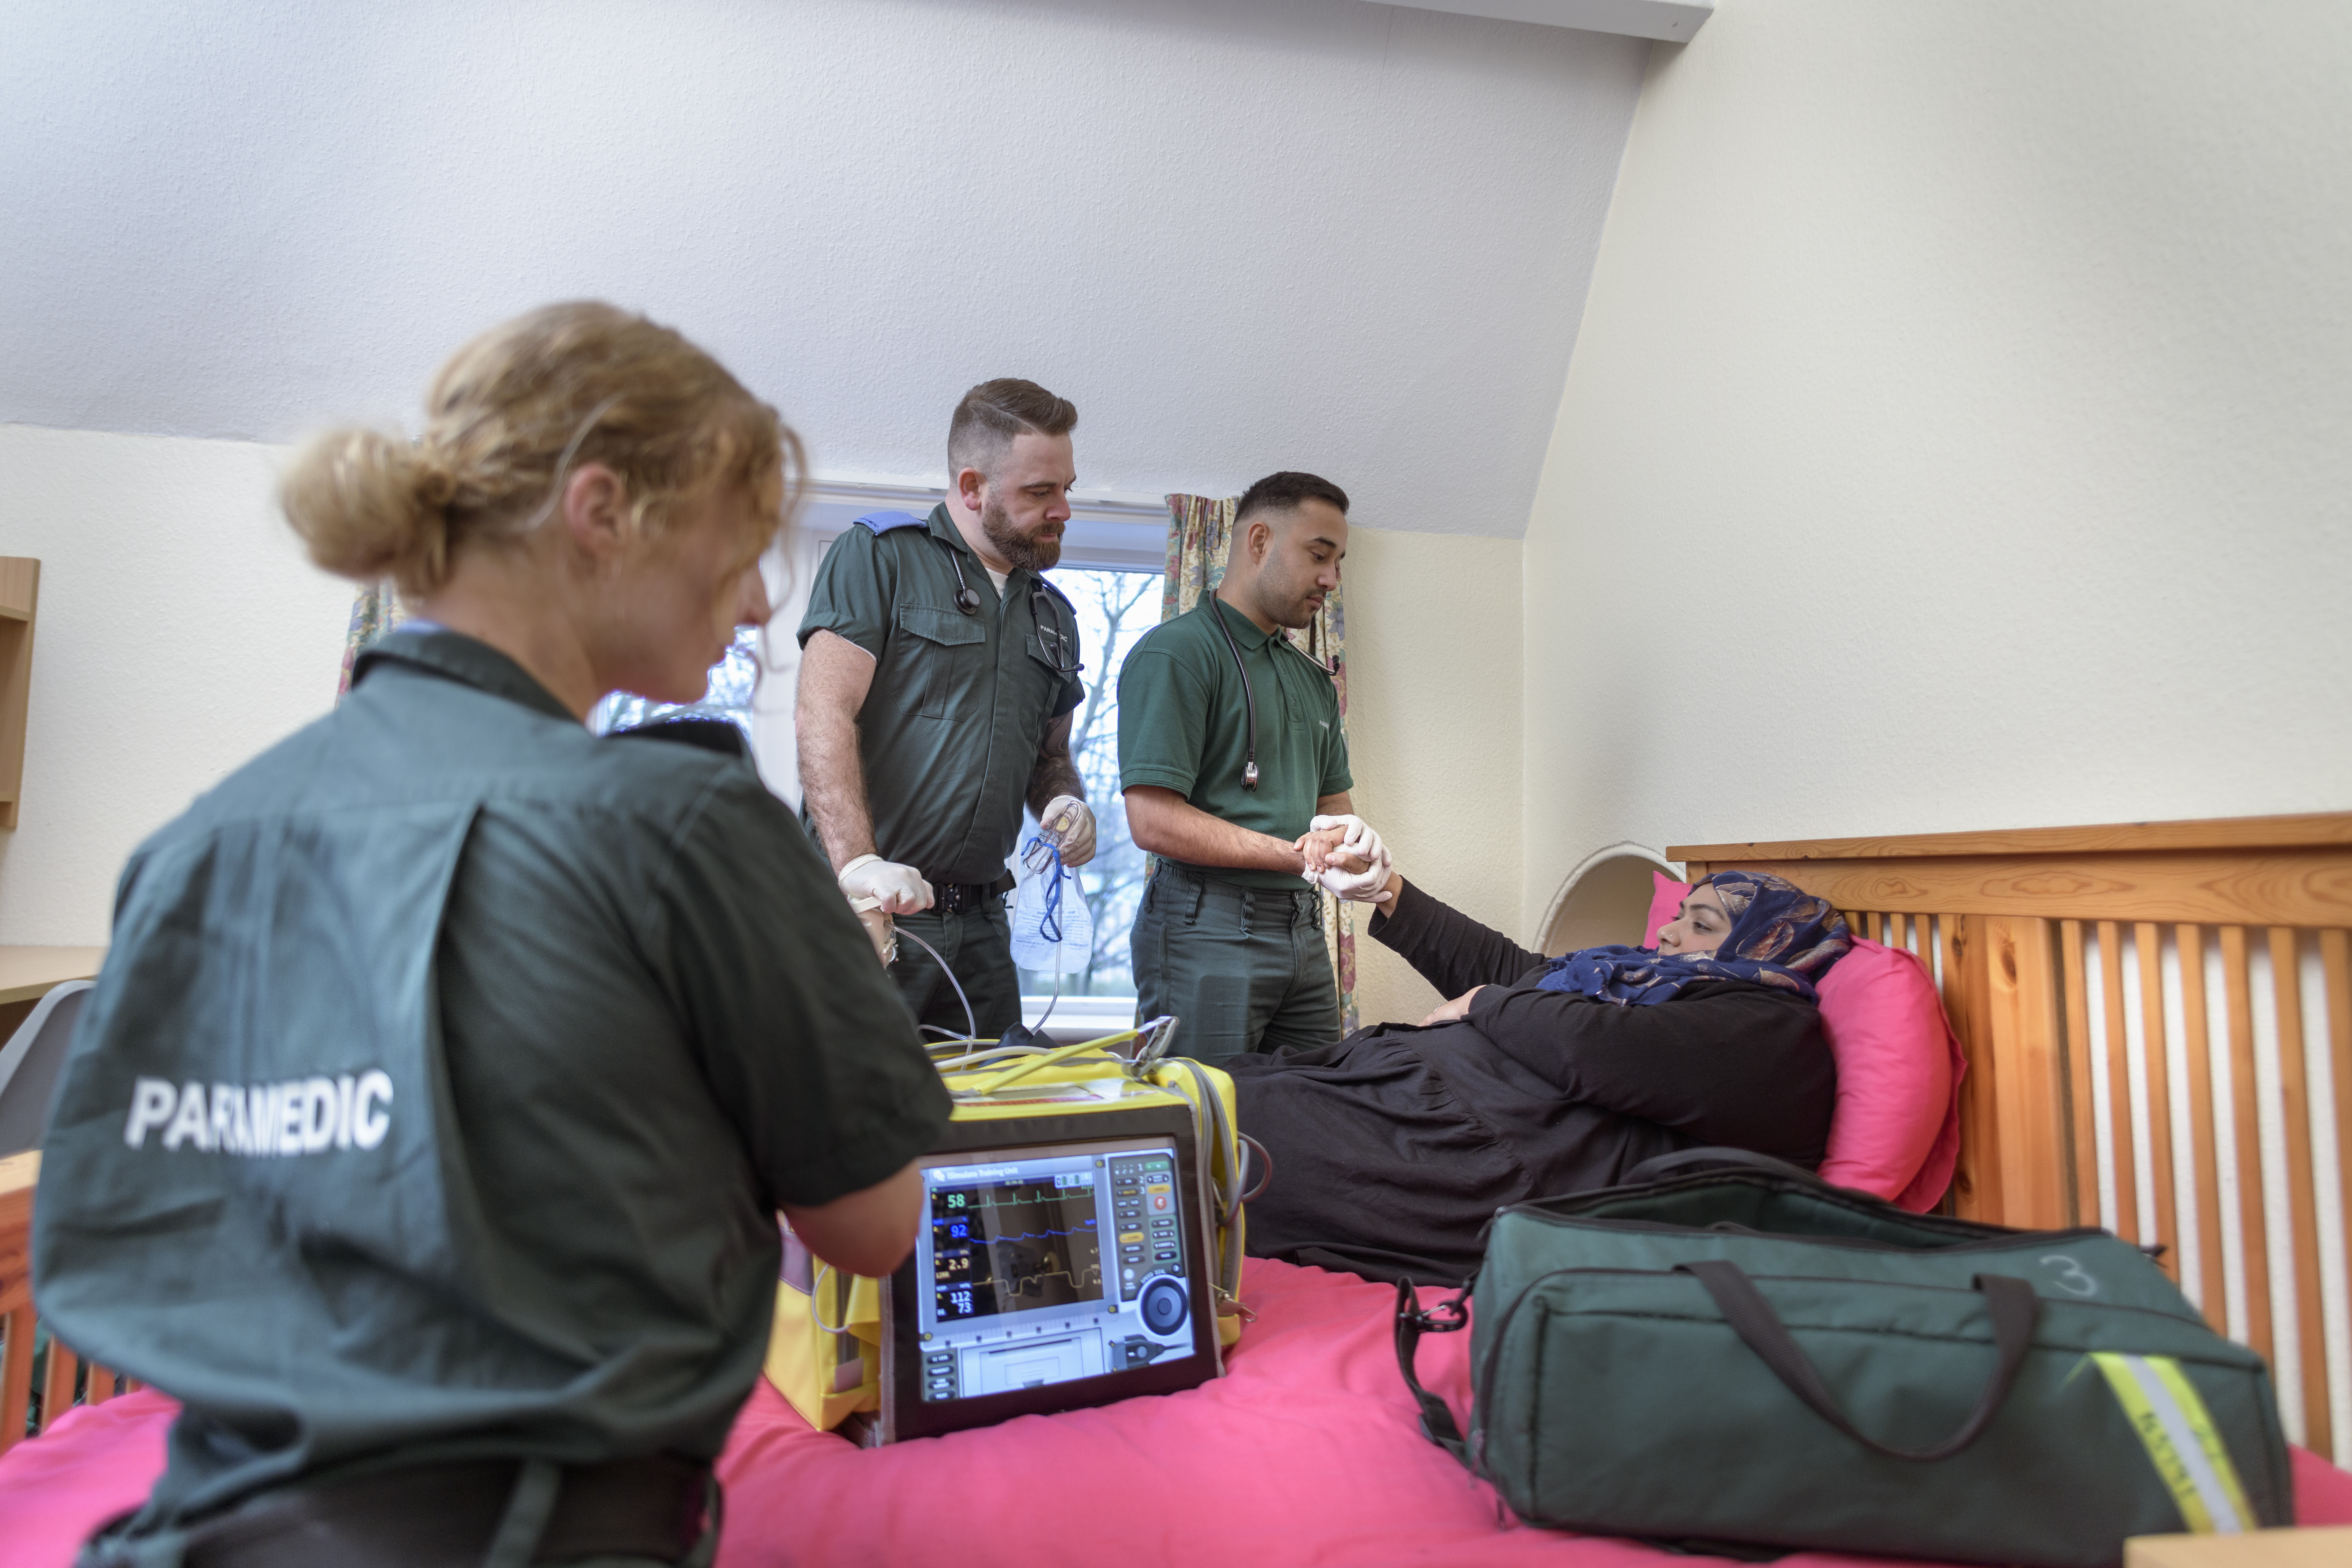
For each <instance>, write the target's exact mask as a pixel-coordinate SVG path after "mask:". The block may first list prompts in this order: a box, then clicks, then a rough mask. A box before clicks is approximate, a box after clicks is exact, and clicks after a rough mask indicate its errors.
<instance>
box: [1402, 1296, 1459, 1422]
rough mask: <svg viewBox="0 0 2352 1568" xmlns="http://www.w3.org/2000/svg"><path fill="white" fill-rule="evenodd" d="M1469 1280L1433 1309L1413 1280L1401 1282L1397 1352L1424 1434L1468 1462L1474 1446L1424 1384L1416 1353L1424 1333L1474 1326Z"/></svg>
mask: <svg viewBox="0 0 2352 1568" xmlns="http://www.w3.org/2000/svg"><path fill="white" fill-rule="evenodd" d="M1470 1285H1471V1282H1470V1281H1468V1280H1465V1281H1463V1285H1462V1289H1461V1290H1460V1291H1459V1292H1458V1293H1457V1294H1455V1296H1454V1299H1453V1300H1449V1301H1440V1302H1439V1303H1438V1304H1437V1305H1436V1306H1435V1307H1434V1308H1433V1309H1431V1310H1429V1311H1426V1312H1424V1311H1423V1310H1421V1298H1420V1297H1419V1296H1417V1295H1416V1294H1414V1292H1413V1288H1412V1280H1410V1279H1399V1280H1398V1281H1397V1310H1396V1352H1397V1370H1398V1371H1399V1372H1401V1373H1404V1385H1405V1387H1406V1388H1408V1389H1410V1390H1412V1397H1413V1403H1414V1404H1416V1405H1420V1406H1421V1435H1422V1436H1424V1437H1426V1438H1428V1439H1429V1440H1430V1441H1431V1442H1433V1443H1434V1444H1436V1445H1437V1446H1438V1447H1441V1448H1443V1449H1444V1450H1445V1451H1446V1452H1447V1453H1449V1454H1451V1455H1453V1456H1454V1458H1457V1459H1459V1460H1461V1461H1462V1462H1463V1463H1464V1464H1465V1465H1467V1464H1468V1463H1469V1462H1470V1445H1469V1444H1468V1443H1466V1442H1465V1441H1464V1440H1463V1437H1462V1428H1461V1426H1460V1425H1459V1424H1458V1423H1456V1422H1455V1421H1454V1412H1453V1411H1451V1410H1448V1409H1447V1408H1446V1407H1445V1401H1444V1400H1443V1399H1440V1398H1439V1397H1437V1395H1435V1394H1432V1393H1431V1392H1430V1391H1429V1390H1427V1389H1426V1388H1423V1386H1422V1385H1421V1374H1420V1373H1418V1372H1416V1371H1415V1370H1414V1368H1413V1364H1412V1356H1413V1352H1414V1351H1415V1350H1416V1349H1418V1348H1419V1347H1420V1345H1421V1336H1422V1335H1423V1334H1452V1333H1459V1332H1460V1331H1462V1330H1464V1329H1466V1328H1468V1327H1469V1326H1470V1312H1469V1309H1468V1305H1467V1303H1468V1302H1469V1300H1470Z"/></svg>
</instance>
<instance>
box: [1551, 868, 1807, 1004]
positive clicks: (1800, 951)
mask: <svg viewBox="0 0 2352 1568" xmlns="http://www.w3.org/2000/svg"><path fill="white" fill-rule="evenodd" d="M1697 885H1698V886H1699V887H1703V888H1706V887H1711V888H1713V889H1715V892H1716V897H1717V898H1719V899H1721V900H1723V908H1724V912H1725V913H1727V914H1728V915H1729V916H1730V917H1731V931H1730V932H1729V934H1728V935H1727V936H1725V937H1724V939H1723V944H1722V945H1721V946H1720V947H1718V948H1717V949H1716V950H1715V951H1714V952H1711V953H1709V954H1707V955H1706V956H1705V957H1703V958H1684V957H1680V956H1678V955H1675V954H1673V953H1664V954H1661V953H1660V952H1657V951H1656V950H1655V949H1654V948H1647V947H1588V948H1584V949H1581V950H1580V951H1579V952H1571V953H1568V954H1565V955H1564V956H1562V957H1559V958H1555V959H1553V960H1552V961H1551V963H1549V965H1548V966H1546V968H1545V970H1544V975H1543V978H1542V979H1541V980H1538V981H1537V982H1536V984H1538V985H1539V986H1541V987H1542V988H1543V989H1544V990H1546V991H1575V992H1580V993H1581V994H1584V995H1587V996H1597V997H1600V998H1601V999H1603V1000H1605V1001H1610V1002H1614V1003H1617V1004H1618V1005H1621V1006H1622V1005H1627V1004H1632V1005H1637V1006H1642V1005H1650V1004H1653V1003H1658V1002H1664V1001H1667V1000H1669V999H1670V998H1672V997H1673V996H1674V994H1675V993H1676V992H1678V991H1680V990H1681V989H1682V988H1683V987H1684V986H1685V985H1688V984H1692V983H1693V982H1695V981H1700V980H1744V981H1747V982H1748V984H1751V985H1770V986H1774V987H1777V988H1779V989H1780V990H1782V991H1792V992H1794V993H1796V994H1798V995H1800V996H1801V997H1803V998H1804V999H1805V1000H1806V1001H1808V1002H1819V1001H1820V1000H1821V997H1820V995H1819V994H1816V993H1815V991H1814V990H1813V982H1814V981H1815V980H1817V979H1819V978H1820V977H1821V976H1822V975H1823V974H1824V973H1828V971H1829V967H1830V965H1831V964H1832V963H1836V962H1837V961H1838V959H1839V958H1840V957H1842V956H1843V954H1844V953H1845V952H1846V950H1847V949H1848V948H1851V947H1852V946H1853V933H1852V932H1850V931H1847V930H1846V927H1845V918H1844V917H1843V915H1840V914H1839V913H1838V912H1837V911H1836V910H1833V909H1832V908H1830V906H1829V900H1826V899H1817V898H1815V897H1813V896H1812V895H1811V893H1808V892H1806V891H1805V890H1804V889H1801V888H1800V887H1798V886H1797V885H1796V884H1795V883H1793V882H1784V881H1782V880H1781V879H1780V878H1778V877H1760V876H1757V875H1755V874H1753V873H1751V872H1748V871H1717V873H1716V874H1715V875H1714V876H1712V877H1709V878H1708V879H1706V881H1704V882H1701V883H1699V884H1697Z"/></svg>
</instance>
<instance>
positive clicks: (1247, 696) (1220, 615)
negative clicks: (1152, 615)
mask: <svg viewBox="0 0 2352 1568" xmlns="http://www.w3.org/2000/svg"><path fill="white" fill-rule="evenodd" d="M1209 613H1210V614H1211V615H1212V616H1215V617H1216V618H1217V629H1218V630H1219V631H1221V632H1223V633H1224V634H1225V647H1227V648H1229V649H1231V650H1232V652H1233V656H1234V670H1235V671H1237V672H1238V673H1239V674H1240V676H1241V678H1242V704H1243V707H1244V710H1245V711H1246V713H1247V715H1248V724H1249V728H1248V730H1247V731H1246V734H1247V735H1248V744H1249V755H1248V759H1247V760H1246V761H1244V763H1242V788H1244V789H1255V788H1257V693H1255V691H1252V690H1251V689H1250V678H1249V666H1248V665H1247V664H1246V663H1244V662H1243V659H1242V645H1241V644H1240V643H1239V642H1237V641H1235V640H1234V628H1233V627H1231V626H1227V625H1226V624H1225V605H1224V601H1223V600H1222V599H1220V598H1218V597H1217V596H1216V595H1214V594H1211V595H1209ZM1300 657H1302V658H1304V657H1305V656H1304V655H1301V656H1300ZM1308 662H1309V663H1311V664H1313V665H1314V666H1315V668H1318V669H1319V670H1321V671H1322V672H1323V673H1324V674H1325V675H1326V676H1328V677H1329V678H1330V679H1334V680H1337V679H1339V669H1338V668H1337V667H1336V666H1333V665H1328V664H1325V663H1324V662H1323V661H1322V660H1320V659H1310V660H1308Z"/></svg>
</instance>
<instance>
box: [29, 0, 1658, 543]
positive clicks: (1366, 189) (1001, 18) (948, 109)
mask: <svg viewBox="0 0 2352 1568" xmlns="http://www.w3.org/2000/svg"><path fill="white" fill-rule="evenodd" d="M1648 47H1649V46H1648V45H1647V43H1646V42H1643V41H1642V40H1637V39H1632V38H1623V37H1607V36H1604V35H1601V34H1595V33H1580V32H1571V31H1568V30H1564V29H1561V28H1557V27H1540V26H1528V25H1525V24H1520V23H1513V22H1499V21H1488V20H1482V19H1479V18H1475V17H1469V16H1441V15H1437V14H1435V13H1432V12H1428V11H1420V10H1412V9H1406V8H1401V7H1395V6H1385V5H1363V4H1360V3H1359V0H1182V3H1170V0H789V3H783V4H778V3H759V4H692V5H689V4H680V3H678V0H599V3H597V4H594V5H583V4H579V3H576V0H488V3H484V0H414V3H409V0H404V3H402V4H398V5H351V4H342V5H318V4H311V3H309V0H192V3H183V0H126V3H117V4H109V5H88V4H84V3H81V0H15V3H13V4H11V5H5V6H0V279H6V280H7V286H6V287H5V289H0V343H5V345H6V350H5V353H0V422H17V423H24V424H35V425H46V426H57V427H61V428H77V429H106V430H118V431H134V432H145V433H152V434H173V435H190V436H208V437H231V438H237V439H254V440H266V441H291V440H294V439H297V438H299V437H300V436H302V435H304V434H307V433H308V432H309V430H310V428H311V427H312V426H315V425H317V424H319V423H320V422H321V421H323V420H328V419H340V418H350V417H366V418H373V419H378V420H383V421H399V420H409V421H414V420H415V417H416V410H417V404H418V399H419V396H420V394H421V393H422V391H423V389H424V387H425V383H426V381H427V379H428V378H429V377H430V376H431V374H432V373H433V370H434V368H435V366H436V365H437V364H438V363H440V362H441V360H442V359H443V358H444V357H446V355H447V354H448V353H449V352H450V351H451V350H453V349H454V348H456V347H457V345H458V344H459V343H460V342H464V341H465V340H467V338H470V337H472V336H473V335H474V334H475V333H477V332H478V331H482V330H483V329H485V328H487V327H488V326H489V325H491V324H492V323H494V322H496V321H501V320H503V319H505V318H507V317H509V316H511V315H513V314H515V313H517V312H519V311H521V310H527V309H530V307H532V306H536V305H540V304H543V303H545V302H546V301H548V300H558V299H567V298H576V297H579V296H583V295H593V296H601V297H605V298H610V299H613V300H617V301H619V302H622V303H624V304H626V305H629V306H632V307H635V308H638V309H643V310H647V311H649V312H651V313H652V314H654V315H655V316H656V318H657V319H659V320H662V321H668V322H672V323H674V324H676V325H677V326H679V327H680V328H681V329H683V330H684V331H686V332H687V333H688V335H689V336H691V337H693V338H695V339H696V340H697V341H698V342H702V343H704V344H705V345H706V346H708V347H709V348H711V349H712V350H713V351H715V352H716V353H718V354H719V357H720V358H722V359H724V360H725V361H726V362H727V363H729V364H730V366H731V367H732V368H733V369H734V370H735V371H736V372H737V373H738V374H740V375H741V376H742V377H743V378H744V379H745V381H746V382H747V383H748V384H750V385H751V386H752V387H754V388H756V389H757V390H758V391H759V392H760V393H761V395H764V396H766V397H768V398H769V399H770V400H771V401H772V402H773V403H775V404H776V405H778V406H779V407H781V408H782V410H783V411H784V413H785V414H786V415H787V416H789V417H790V418H792V419H793V421H794V423H795V424H797V425H798V426H800V427H801V428H802V430H803V434H805V435H806V436H807V437H809V440H810V443H811V447H812V449H813V451H814V455H815V458H816V461H817V463H818V466H819V467H820V468H823V469H824V470H825V471H827V472H831V473H862V474H872V475H882V476H898V477H903V478H912V479H936V478H937V477H938V475H939V470H940V468H941V466H942V464H943V461H944V451H943V448H944V447H945V444H946V421H947V415H948V411H949V409H950V407H951V406H952V405H953V403H954V399H955V398H956V396H957V395H960V394H961V393H962V391H963V390H964V389H965V388H966V387H968V386H970V385H971V384H973V383H974V382H976V381H979V380H981V379H982V378H984V377H987V376H992V375H1026V376H1030V377H1033V378H1034V379H1036V380H1039V381H1042V382H1044V383H1045V384H1047V385H1050V386H1052V387H1053V388H1055V390H1056V391H1058V392H1060V393H1062V394H1063V395H1066V396H1068V397H1070V398H1072V399H1074V400H1075V401H1076V403H1077V405H1078V406H1079V408H1080V410H1081V412H1082V415H1083V421H1082V423H1081V425H1080V426H1079V433H1078V459H1079V472H1080V477H1081V479H1082V482H1083V483H1084V484H1085V485H1086V486H1087V488H1089V489H1104V490H1118V491H1130V492H1137V493H1141V494H1147V495H1158V494H1160V493H1163V492H1165V491H1167V490H1170V489H1197V490H1199V491H1201V492H1202V493H1204V494H1210V495H1226V494H1233V493H1234V492H1237V491H1238V490H1240V489H1242V488H1243V487H1244V486H1245V485H1247V484H1248V483H1249V482H1250V481H1251V480H1253V479H1257V478H1259V477H1260V476H1261V475H1264V474H1265V473H1268V472H1271V471H1273V470H1274V469H1276V468H1311V469H1313V470H1315V471H1317V472H1320V473H1325V474H1328V475H1329V476H1330V477H1331V478H1333V479H1337V480H1338V481H1339V483H1341V484H1342V485H1344V486H1346V487H1347V489H1349V492H1350V493H1351V494H1352V495H1354V497H1355V498H1356V500H1357V501H1358V508H1357V510H1358V513H1359V515H1360V518H1361V520H1362V521H1368V522H1372V523H1376V524H1385V525H1389V526H1394V527H1403V528H1414V529H1422V530H1428V531H1441V532H1469V533H1486V534H1499V535H1509V536H1514V537H1515V536H1517V533H1518V531H1519V530H1520V528H1521V527H1522V526H1523V524H1524V522H1525V520H1526V516H1527V509H1528V499H1529V497H1530V496H1531V495H1532V494H1533V491H1534V486H1535V479H1536V475H1537V472H1538V469H1539V468H1540V467H1541V465H1542V460H1543V451H1544V444H1545V441H1546V439H1547V438H1548V436H1549V428H1550V423H1551V415H1552V411H1553V409H1554V407H1555V405H1557V402H1558V399H1559V384H1560V378H1561V376H1562V375H1563V374H1565V372H1566V369H1567V364H1568V357H1569V352H1570V346H1571V344H1572V342H1573V341H1574V337H1575V332H1576V323H1577V321H1578V318H1579V315H1580V311H1581V309H1582V304H1583V298H1584V289H1585V284H1586V280H1587V279H1588V278H1589V276H1590V272H1591V260H1592V255H1593V251H1594V247H1596V246H1597V245H1598V243H1599V239H1600V232H1601V221H1602V218H1603V216H1604V215H1605V213H1606V211H1607V207H1608V201H1609V190H1610V187H1611V184H1612V183H1613V181H1614V180H1615V177H1616V171H1617V164H1618V161H1619V157H1620V155H1621V153H1622V149H1623V145H1624V136H1625V129H1626V126H1627V125H1628V124H1629V123H1630V121H1631V119H1632V115H1633V101H1634V98H1635V96H1636V94H1637V92H1638V90H1639V87H1640V81H1641V70H1642V62H1643V58H1645V51H1646V50H1647V48H1648Z"/></svg>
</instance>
